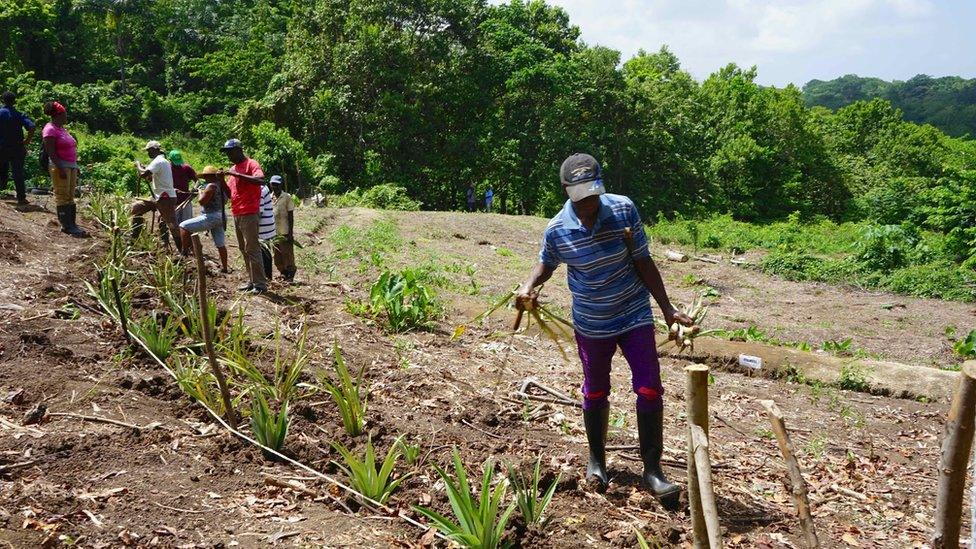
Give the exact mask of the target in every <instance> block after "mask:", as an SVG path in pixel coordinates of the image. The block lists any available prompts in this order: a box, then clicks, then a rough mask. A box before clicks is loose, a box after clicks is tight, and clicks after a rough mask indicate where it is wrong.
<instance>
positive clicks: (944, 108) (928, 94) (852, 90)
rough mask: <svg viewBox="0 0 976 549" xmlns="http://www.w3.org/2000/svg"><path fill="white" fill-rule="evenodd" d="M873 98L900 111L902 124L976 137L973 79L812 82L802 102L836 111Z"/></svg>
mask: <svg viewBox="0 0 976 549" xmlns="http://www.w3.org/2000/svg"><path fill="white" fill-rule="evenodd" d="M876 97H880V98H881V99H887V100H888V101H890V102H891V104H892V105H893V106H894V107H895V108H897V109H901V111H902V112H903V113H904V115H905V120H908V121H911V122H915V123H918V124H932V125H933V126H935V127H937V128H939V129H940V130H942V131H944V132H945V133H947V134H949V135H951V136H954V137H958V136H961V135H967V134H968V135H970V136H973V135H976V78H974V79H968V80H967V79H965V78H960V77H958V76H944V77H941V78H932V77H931V76H927V75H924V74H920V75H918V76H915V77H913V78H911V79H909V80H907V81H904V82H902V81H898V80H895V81H891V82H889V81H886V80H882V79H880V78H867V77H861V76H857V75H854V74H848V75H846V76H841V77H839V78H835V79H833V80H826V81H824V80H811V81H809V82H807V83H806V85H805V86H803V99H804V101H805V102H806V104H807V105H808V106H811V107H813V106H821V107H827V108H828V109H831V110H837V109H839V108H841V107H844V106H847V105H850V104H851V103H853V102H855V101H865V100H870V99H874V98H876Z"/></svg>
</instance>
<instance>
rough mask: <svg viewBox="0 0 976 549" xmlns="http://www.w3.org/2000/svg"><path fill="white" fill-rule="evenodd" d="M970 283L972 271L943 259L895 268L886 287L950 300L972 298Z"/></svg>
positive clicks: (975, 295) (974, 298) (974, 280)
mask: <svg viewBox="0 0 976 549" xmlns="http://www.w3.org/2000/svg"><path fill="white" fill-rule="evenodd" d="M974 285H976V277H974V275H973V273H972V271H967V270H966V269H965V268H964V267H958V266H957V265H955V264H953V263H950V262H947V261H941V262H937V263H929V264H925V265H913V266H911V267H905V268H903V269H899V270H897V271H895V272H893V273H892V274H891V276H890V278H889V279H888V283H887V287H888V289H890V290H891V291H893V292H897V293H900V294H908V295H913V296H917V297H935V298H941V299H950V300H954V301H976V288H974Z"/></svg>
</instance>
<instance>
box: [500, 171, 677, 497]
mask: <svg viewBox="0 0 976 549" xmlns="http://www.w3.org/2000/svg"><path fill="white" fill-rule="evenodd" d="M560 180H561V182H562V186H563V189H565V191H566V194H567V195H568V196H569V200H567V201H566V205H565V206H564V207H563V209H562V210H561V211H560V212H559V213H558V214H556V216H555V217H553V218H552V221H550V222H549V226H548V227H546V231H545V235H544V237H543V240H542V251H541V252H540V254H539V263H538V264H536V266H535V268H534V269H533V270H532V274H530V275H529V277H528V278H527V279H526V280H525V282H524V283H523V284H522V286H521V288H520V289H519V293H518V297H517V299H516V304H517V306H518V307H519V308H520V309H527V308H532V307H533V306H534V305H535V302H536V300H537V299H538V294H537V292H536V290H535V288H536V287H538V286H539V285H541V284H542V283H544V282H545V281H547V280H549V278H550V277H551V276H552V274H553V272H554V271H555V270H556V267H558V266H559V264H560V263H565V264H566V266H567V280H568V283H569V290H570V292H571V293H572V295H573V324H574V327H575V331H576V343H577V346H578V348H579V356H580V360H581V361H582V362H583V423H584V425H585V427H586V439H587V442H588V444H589V463H588V464H587V467H586V478H587V480H588V481H590V480H595V481H596V482H597V483H598V488H600V489H603V488H605V487H606V486H607V484H608V483H609V476H608V474H607V467H606V436H607V424H608V422H609V416H610V403H609V400H608V398H607V397H608V395H609V393H610V361H611V359H612V358H613V355H614V353H615V352H616V350H617V347H618V346H619V347H620V350H621V351H622V353H623V355H624V358H625V359H626V360H627V362H628V364H630V369H631V374H632V384H633V390H634V392H635V393H636V394H637V430H638V433H639V435H640V451H641V458H642V461H643V462H644V474H643V477H642V478H643V482H644V485H645V486H647V487H648V488H649V489H650V490H651V492H652V493H653V494H654V495H655V496H656V497H658V498H659V499H661V500H662V502H664V503H665V505H667V506H669V507H670V506H673V505H676V504H677V496H678V492H679V488H678V486H677V485H675V484H672V483H670V482H668V480H667V478H666V477H665V476H664V472H663V471H662V469H661V454H662V452H663V450H664V416H663V413H664V401H663V400H662V396H663V395H664V387H663V386H662V384H661V371H660V365H659V363H658V357H657V348H656V346H655V344H654V319H653V316H652V315H651V304H650V299H649V296H654V299H655V300H656V301H657V303H658V305H659V306H660V307H661V312H662V314H663V315H664V319H665V321H667V323H668V326H671V325H672V323H674V322H679V323H681V324H684V325H686V326H690V325H691V324H692V319H691V318H689V317H688V315H686V314H684V313H682V312H680V311H678V310H676V309H675V308H674V307H673V306H672V305H671V301H670V300H669V299H668V294H667V291H666V290H665V288H664V281H663V280H662V279H661V274H660V273H659V272H658V270H657V267H656V266H655V265H654V261H653V260H652V259H651V256H650V253H649V251H648V248H647V237H646V235H645V234H644V226H643V225H642V224H641V220H640V215H638V213H637V208H636V207H635V206H634V203H633V202H632V201H631V200H630V199H629V198H627V197H626V196H621V195H615V194H606V190H605V189H604V186H603V180H602V172H601V169H600V164H599V163H598V162H597V161H596V159H594V158H593V157H592V156H590V155H587V154H579V153H577V154H574V155H572V156H570V157H569V158H567V159H566V161H565V162H563V165H562V167H561V168H560ZM625 229H630V235H627V233H626V231H625ZM625 235H626V236H625Z"/></svg>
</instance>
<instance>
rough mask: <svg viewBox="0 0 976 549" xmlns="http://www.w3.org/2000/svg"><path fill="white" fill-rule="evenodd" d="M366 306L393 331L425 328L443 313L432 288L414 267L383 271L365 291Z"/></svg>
mask: <svg viewBox="0 0 976 549" xmlns="http://www.w3.org/2000/svg"><path fill="white" fill-rule="evenodd" d="M369 310H370V312H371V314H372V315H373V316H379V317H383V318H384V320H385V325H386V327H387V329H388V330H389V331H391V332H393V333H400V332H405V331H408V330H413V329H429V328H430V327H431V326H432V325H433V323H434V321H435V320H436V319H437V318H439V317H440V316H441V314H442V313H443V307H442V305H441V304H440V301H439V300H438V299H437V296H436V295H435V294H434V292H433V291H432V290H431V289H429V288H428V287H427V286H425V285H424V284H423V283H421V282H420V280H419V276H418V273H417V271H414V270H412V269H404V270H403V271H400V272H399V273H394V272H391V271H384V272H383V274H381V275H380V277H379V278H378V279H377V280H376V282H375V283H374V284H373V286H372V288H370V292H369Z"/></svg>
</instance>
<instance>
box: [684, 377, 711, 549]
mask: <svg viewBox="0 0 976 549" xmlns="http://www.w3.org/2000/svg"><path fill="white" fill-rule="evenodd" d="M685 372H687V373H688V382H687V385H686V386H685V401H686V402H687V405H688V414H687V415H688V507H690V509H691V526H692V534H693V536H692V540H693V541H694V546H695V547H696V548H698V547H707V543H708V526H707V524H706V523H705V514H704V511H703V510H702V500H701V490H700V484H699V479H698V468H697V465H696V464H695V445H694V441H693V439H692V427H693V426H698V427H701V429H702V432H703V433H704V434H705V437H706V439H707V437H708V366H704V365H702V364H692V365H691V366H686V367H685Z"/></svg>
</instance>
